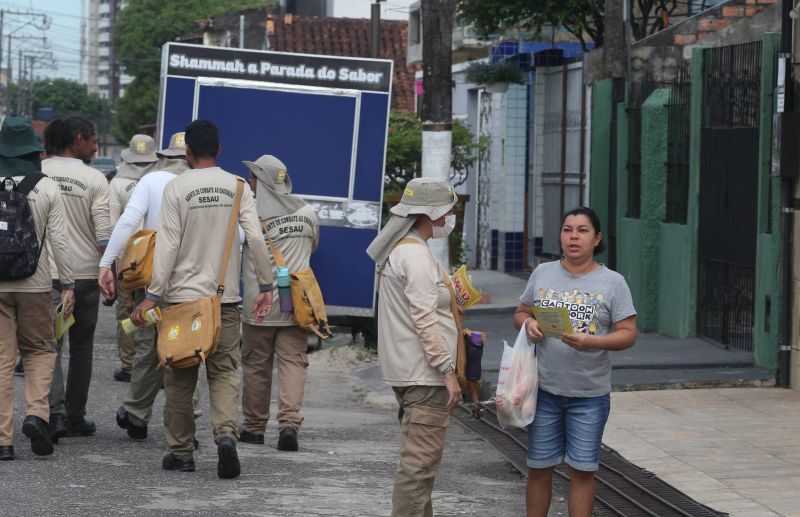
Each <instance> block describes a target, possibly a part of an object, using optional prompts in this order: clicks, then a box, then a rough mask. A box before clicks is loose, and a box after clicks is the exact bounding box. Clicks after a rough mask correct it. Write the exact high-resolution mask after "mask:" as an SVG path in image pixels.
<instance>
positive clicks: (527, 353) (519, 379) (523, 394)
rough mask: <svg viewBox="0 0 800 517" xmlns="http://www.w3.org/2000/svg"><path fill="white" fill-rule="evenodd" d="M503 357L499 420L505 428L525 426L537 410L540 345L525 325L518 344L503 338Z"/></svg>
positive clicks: (498, 402)
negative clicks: (530, 336) (511, 344)
mask: <svg viewBox="0 0 800 517" xmlns="http://www.w3.org/2000/svg"><path fill="white" fill-rule="evenodd" d="M503 345H504V346H503V359H502V360H501V361H500V375H499V376H498V379H497V391H496V394H495V403H496V404H497V420H498V421H499V422H500V425H501V426H503V427H504V428H508V427H519V428H523V429H524V428H525V427H527V426H528V425H530V423H531V422H533V417H534V415H535V414H536V395H537V387H538V385H539V364H538V362H537V360H536V345H535V344H531V343H529V342H528V335H527V334H526V332H525V325H523V326H522V329H521V330H520V331H519V335H517V340H516V342H514V348H511V347H510V346H508V343H506V342H505V341H503Z"/></svg>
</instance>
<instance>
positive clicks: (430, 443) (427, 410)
mask: <svg viewBox="0 0 800 517" xmlns="http://www.w3.org/2000/svg"><path fill="white" fill-rule="evenodd" d="M394 394H395V397H396V398H397V403H398V404H399V405H400V410H399V412H398V414H397V418H398V419H399V420H400V432H401V433H402V436H403V445H402V448H401V450H400V463H399V464H398V466H397V473H396V475H395V478H394V491H393V493H392V517H420V516H424V517H431V516H433V506H432V504H431V493H432V492H433V481H434V478H435V477H436V470H437V469H438V468H439V463H440V462H441V461H442V453H443V452H444V437H445V432H446V431H447V426H448V424H449V423H450V414H449V413H448V411H447V401H448V398H449V397H448V394H447V388H445V387H444V386H405V387H395V388H394Z"/></svg>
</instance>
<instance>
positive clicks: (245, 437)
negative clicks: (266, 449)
mask: <svg viewBox="0 0 800 517" xmlns="http://www.w3.org/2000/svg"><path fill="white" fill-rule="evenodd" d="M239 441H240V442H244V443H250V444H253V445H264V434H263V433H261V434H259V433H251V432H249V431H245V430H244V429H242V430H240V431H239Z"/></svg>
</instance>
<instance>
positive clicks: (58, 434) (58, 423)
mask: <svg viewBox="0 0 800 517" xmlns="http://www.w3.org/2000/svg"><path fill="white" fill-rule="evenodd" d="M65 436H67V417H65V416H64V415H61V414H58V413H56V414H55V415H52V414H51V415H50V439H51V440H52V441H53V443H58V439H59V438H63V437H65Z"/></svg>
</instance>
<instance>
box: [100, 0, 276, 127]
mask: <svg viewBox="0 0 800 517" xmlns="http://www.w3.org/2000/svg"><path fill="white" fill-rule="evenodd" d="M270 3H272V2H271V1H264V0H260V1H259V0H183V1H181V2H165V1H164V0H133V1H131V2H129V3H128V5H127V6H126V7H125V8H124V9H122V11H120V13H119V17H118V18H117V21H116V25H115V27H114V29H115V30H114V43H115V44H116V47H117V55H118V58H119V60H120V63H121V64H122V66H123V67H124V69H125V72H126V73H127V74H129V75H131V76H133V77H135V79H134V81H133V82H132V83H131V84H130V85H128V87H127V88H126V89H125V95H124V96H123V98H122V99H120V100H119V102H118V104H117V106H116V112H117V116H116V120H115V123H114V127H113V130H112V131H113V133H114V136H115V137H117V139H119V140H120V141H122V142H127V141H128V140H129V139H130V137H131V136H133V135H134V134H135V133H136V132H137V131H138V128H139V126H140V125H142V124H149V123H153V122H155V120H156V111H157V109H158V87H159V82H158V81H159V75H160V70H161V47H162V45H164V43H166V42H168V41H173V40H174V39H175V38H176V37H178V36H181V35H184V34H189V33H191V32H192V31H193V30H194V29H195V25H194V22H195V20H198V19H202V18H210V17H212V16H214V15H217V14H220V13H223V12H229V11H237V10H241V9H247V8H250V7H266V6H267V5H268V4H270Z"/></svg>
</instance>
